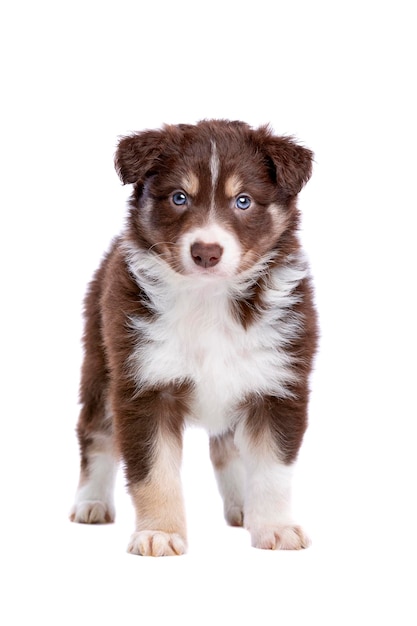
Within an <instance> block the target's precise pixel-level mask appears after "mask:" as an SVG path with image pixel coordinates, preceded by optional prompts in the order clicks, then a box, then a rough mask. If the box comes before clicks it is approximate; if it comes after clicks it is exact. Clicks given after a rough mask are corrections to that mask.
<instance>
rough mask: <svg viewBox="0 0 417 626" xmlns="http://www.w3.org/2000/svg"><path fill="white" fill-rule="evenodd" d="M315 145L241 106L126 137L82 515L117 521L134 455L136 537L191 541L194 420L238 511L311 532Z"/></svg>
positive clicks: (144, 541) (282, 531) (87, 427)
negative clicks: (187, 478)
mask: <svg viewBox="0 0 417 626" xmlns="http://www.w3.org/2000/svg"><path fill="white" fill-rule="evenodd" d="M312 156H313V155H312V153H311V152H310V151H309V150H307V149H306V148H304V147H301V146H300V145H297V143H295V142H294V141H293V140H292V139H291V138H288V137H277V136H274V135H273V134H272V133H271V131H270V130H269V129H268V128H267V127H261V128H259V129H252V128H250V127H249V126H248V125H246V124H244V123H242V122H228V121H203V122H200V123H198V124H197V125H195V126H193V125H178V126H165V127H164V128H162V129H160V130H155V131H144V132H140V133H137V134H134V135H132V136H130V137H125V138H123V139H122V140H121V141H120V144H119V147H118V150H117V153H116V157H115V164H116V169H117V171H118V173H119V174H120V177H121V179H122V181H123V183H125V184H126V183H131V184H133V185H134V188H133V194H132V197H131V199H130V209H129V214H128V220H127V225H126V228H125V230H124V232H123V233H122V234H121V235H120V237H118V238H117V239H116V240H115V241H114V242H113V245H112V247H111V249H110V251H109V253H108V254H107V256H106V257H105V258H104V260H103V262H102V264H101V266H100V268H99V270H98V271H97V273H96V275H95V277H94V279H93V281H92V282H91V284H90V287H89V290H88V293H87V296H86V301H85V317H86V327H85V335H84V346H85V359H84V364H83V370H82V381H81V403H82V410H81V414H80V418H79V423H78V437H79V442H80V448H81V477H80V483H79V487H78V490H77V494H76V499H75V504H74V506H73V509H72V511H71V519H72V520H73V521H76V522H84V523H104V522H111V521H113V520H114V515H115V512H114V505H113V493H112V492H113V486H114V478H115V472H116V468H117V464H118V460H119V459H120V458H121V459H122V461H123V463H124V466H125V472H126V478H127V483H128V488H129V492H130V494H131V497H132V499H133V504H134V506H135V510H136V520H137V521H136V530H135V532H134V533H133V535H132V538H131V541H130V544H129V548H128V549H129V551H130V552H132V553H134V554H142V555H154V556H162V555H172V554H182V553H184V552H185V551H186V523H185V515H184V504H183V496H182V488H181V480H180V465H181V450H182V435H183V430H184V427H185V426H186V425H187V423H195V424H199V425H201V426H203V427H204V428H206V429H207V431H208V433H209V436H210V454H211V460H212V462H213V465H214V469H215V474H216V478H217V482H218V486H219V490H220V493H221V495H222V497H223V500H224V512H225V517H226V520H227V522H228V523H229V524H231V525H236V526H239V525H244V526H245V527H246V528H247V529H248V530H249V532H250V534H251V540H252V545H253V546H255V547H257V548H265V549H278V548H283V549H299V548H304V547H306V546H307V545H308V539H307V537H306V535H305V534H304V532H303V531H302V529H301V528H300V527H299V526H297V525H295V524H294V522H293V519H292V516H291V510H290V489H291V474H292V469H293V465H294V462H295V460H296V457H297V453H298V450H299V448H300V445H301V441H302V438H303V434H304V431H305V428H306V424H307V404H308V377H309V374H310V370H311V365H312V359H313V356H314V352H315V349H316V336H317V331H316V315H315V310H314V306H313V303H312V287H311V284H310V279H309V271H308V267H307V264H306V261H305V258H304V256H303V253H302V251H301V248H300V243H299V240H298V238H297V226H298V221H299V214H298V211H297V206H296V197H297V194H298V193H299V191H300V190H301V188H302V187H303V185H304V184H305V183H306V182H307V180H308V179H309V177H310V174H311V166H312Z"/></svg>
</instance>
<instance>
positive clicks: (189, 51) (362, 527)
mask: <svg viewBox="0 0 417 626" xmlns="http://www.w3.org/2000/svg"><path fill="white" fill-rule="evenodd" d="M412 5H413V3H412V2H411V0H410V2H406V1H404V0H397V1H395V2H386V1H385V0H379V1H377V0H375V1H374V2H372V1H370V0H361V1H357V0H351V1H350V2H331V1H328V2H325V1H320V0H318V1H315V2H307V1H305V2H299V1H297V0H292V1H291V2H290V1H285V2H281V1H279V0H277V1H275V2H272V1H270V2H267V1H265V0H257V1H256V2H245V1H244V0H240V1H239V2H233V1H230V2H228V1H227V0H223V1H222V2H216V1H214V0H211V2H208V3H205V4H200V3H198V2H188V3H187V2H185V1H182V0H177V1H175V2H163V1H160V2H158V1H157V0H155V1H154V2H144V1H143V0H139V1H136V2H128V1H125V0H117V2H116V1H115V2H108V1H106V0H103V1H102V2H98V1H97V2H90V1H89V0H84V1H83V2H78V1H72V2H64V1H62V2H52V1H51V2H47V1H45V0H38V1H37V2H29V1H24V0H23V1H19V0H16V1H15V2H8V3H4V4H3V8H2V10H1V15H0V24H1V26H0V29H1V32H0V45H1V47H2V50H1V62H2V73H1V91H2V95H1V100H0V102H1V159H2V164H1V190H0V192H1V205H0V208H1V218H0V219H1V231H0V237H1V245H0V253H1V264H0V269H1V293H2V296H1V304H0V311H1V318H2V319H1V332H2V336H1V367H2V373H1V382H2V393H1V406H2V428H1V431H2V436H1V441H0V446H1V455H0V459H1V464H2V472H1V481H2V482H1V501H0V502H1V508H2V511H1V518H0V519H1V521H0V524H1V543H2V546H1V551H0V567H1V568H2V569H4V572H3V583H2V585H1V589H2V596H3V597H2V600H1V602H0V613H3V612H4V617H3V616H0V617H1V621H2V623H3V624H5V625H6V624H7V626H9V625H15V624H16V625H19V626H20V625H22V624H47V625H49V624H54V625H55V624H67V623H68V624H72V625H74V624H82V625H84V624H90V623H94V624H114V623H117V624H136V623H137V624H141V623H143V624H167V623H175V624H187V625H188V624H193V625H194V624H213V623H214V624H219V625H223V624H238V623H240V624H251V623H253V624H282V625H284V626H287V625H288V626H290V625H293V624H296V625H298V624H300V625H304V624H310V623H311V624H325V625H327V624H329V625H334V624H337V625H340V624H358V625H362V624H363V625H365V624H366V625H368V624H380V623H382V622H383V623H387V624H396V625H399V626H403V625H408V624H410V625H412V624H414V625H415V624H416V621H417V611H416V588H417V585H416V573H415V569H416V556H417V553H416V487H415V483H416V477H417V471H416V469H417V468H416V461H415V457H416V453H415V421H416V406H415V401H414V396H415V391H414V386H415V371H416V363H415V354H416V348H417V346H416V336H415V321H416V305H415V301H416V300H415V293H414V292H415V285H416V279H415V274H416V255H415V224H416V221H415V219H416V217H415V213H416V193H415V188H416V185H415V177H416V165H417V163H416V140H417V136H416V122H415V115H416V111H417V102H416V96H415V92H416V84H415V83H416V80H415V76H416V58H417V50H416V46H415V39H416V34H415V18H414V17H413V14H414V9H413V6H412ZM204 117H208V118H211V117H224V118H231V119H242V120H245V121H247V122H249V123H250V124H252V125H257V124H259V123H265V122H270V123H271V124H272V126H273V127H274V129H275V131H276V132H277V133H285V134H294V135H296V136H297V137H298V138H299V139H300V140H301V141H302V142H303V143H304V144H305V145H307V146H309V147H311V148H312V149H313V150H314V152H315V154H316V162H315V170H314V175H313V178H312V180H311V181H310V183H309V184H308V185H307V187H306V188H305V190H304V191H303V192H302V194H301V196H300V207H301V209H302V212H303V231H302V236H303V239H304V242H305V245H306V248H307V251H308V254H309V256H310V259H311V265H312V269H313V273H314V275H315V282H316V290H317V305H318V308H319V312H320V321H321V334H322V338H321V349H320V354H319V356H318V358H317V361H316V369H315V374H314V378H313V381H312V383H313V393H312V398H311V411H310V428H309V431H308V434H307V436H306V438H305V443H304V447H303V450H302V453H301V455H300V460H299V465H298V472H297V476H296V481H295V485H294V488H295V495H294V498H295V508H296V511H297V514H298V519H299V521H300V522H302V523H303V525H304V526H305V527H306V528H307V529H308V531H309V533H310V535H311V536H312V539H313V546H312V547H311V548H310V549H309V550H306V551H303V552H297V553H279V552H263V551H257V550H254V549H252V548H251V547H250V544H249V537H248V535H247V533H246V532H245V531H243V530H241V529H229V528H227V527H226V525H225V523H224V522H223V519H222V510H221V503H220V500H219V497H218V495H217V491H216V486H215V484H214V479H213V475H212V470H211V466H210V464H209V461H208V454H207V441H206V437H205V435H204V433H201V432H200V431H191V432H189V434H188V435H187V438H186V445H185V457H184V485H185V493H186V505H187V512H188V525H189V546H190V547H189V554H188V555H187V556H185V557H181V558H172V559H169V558H168V559H143V558H139V557H133V556H131V555H128V554H126V552H125V549H126V545H127V541H128V538H129V535H130V532H131V530H132V528H133V511H132V507H131V505H130V501H129V499H128V497H127V495H126V494H125V490H124V482H123V478H122V476H121V477H120V481H119V484H118V489H117V495H116V500H117V508H118V512H117V520H116V523H115V524H113V525H110V526H106V527H87V526H81V525H75V524H70V523H69V522H68V521H67V512H68V510H69V508H70V505H71V502H72V497H73V494H74V491H75V487H76V483H77V478H78V449H77V442H76V439H75V434H74V427H75V423H76V419H77V413H78V405H77V389H78V375H79V368H80V363H81V348H80V335H81V332H82V320H81V302H82V298H83V294H84V289H85V286H86V283H87V281H88V280H89V278H90V276H91V274H92V272H93V270H94V269H95V267H96V266H97V264H98V262H99V260H100V257H101V255H102V253H103V251H104V250H105V249H106V247H107V246H108V243H109V241H110V239H111V238H112V236H113V235H115V234H116V233H117V232H118V230H119V229H120V227H121V225H122V224H123V219H124V210H125V202H126V199H127V197H128V194H129V189H128V188H124V187H122V186H121V184H120V182H119V180H118V178H117V176H116V174H115V172H114V170H113V153H114V149H115V145H116V142H117V137H118V136H119V135H122V134H126V133H128V132H130V131H133V130H140V129H144V128H150V127H156V126H160V124H162V123H163V122H194V121H197V120H198V119H201V118H204Z"/></svg>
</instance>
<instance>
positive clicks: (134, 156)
mask: <svg viewBox="0 0 417 626" xmlns="http://www.w3.org/2000/svg"><path fill="white" fill-rule="evenodd" d="M164 136H165V133H164V132H163V131H162V130H145V131H143V132H141V133H135V134H133V135H130V136H128V137H123V138H122V139H121V140H120V141H119V145H118V148H117V150H116V154H115V157H114V165H115V168H116V171H117V173H118V174H119V176H120V178H121V180H122V182H123V184H124V185H126V184H128V183H137V182H142V181H143V180H144V178H145V176H146V174H147V172H149V170H150V169H152V167H153V166H154V165H155V163H156V161H157V160H158V157H159V155H160V154H161V151H162V149H163V145H164V143H165V142H164Z"/></svg>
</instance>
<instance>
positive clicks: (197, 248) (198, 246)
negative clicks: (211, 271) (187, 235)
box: [191, 241, 223, 267]
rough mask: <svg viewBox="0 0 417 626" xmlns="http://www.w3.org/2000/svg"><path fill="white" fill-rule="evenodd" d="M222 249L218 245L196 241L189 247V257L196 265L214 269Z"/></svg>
mask: <svg viewBox="0 0 417 626" xmlns="http://www.w3.org/2000/svg"><path fill="white" fill-rule="evenodd" d="M222 254H223V248H222V247H221V246H219V244H218V243H202V242H201V241H196V242H195V243H193V245H192V246H191V256H192V258H193V261H194V263H195V264H196V265H200V266H201V267H214V266H215V265H217V263H218V262H219V261H220V259H221V256H222Z"/></svg>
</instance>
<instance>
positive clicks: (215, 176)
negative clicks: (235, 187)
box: [210, 141, 220, 196]
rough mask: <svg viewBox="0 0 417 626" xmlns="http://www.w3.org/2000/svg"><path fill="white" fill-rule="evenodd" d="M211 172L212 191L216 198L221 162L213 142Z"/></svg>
mask: <svg viewBox="0 0 417 626" xmlns="http://www.w3.org/2000/svg"><path fill="white" fill-rule="evenodd" d="M210 172H211V189H212V194H213V196H214V192H215V190H216V186H217V181H218V180H219V173H220V160H219V155H218V153H217V146H216V142H215V141H212V142H211V156H210Z"/></svg>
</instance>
